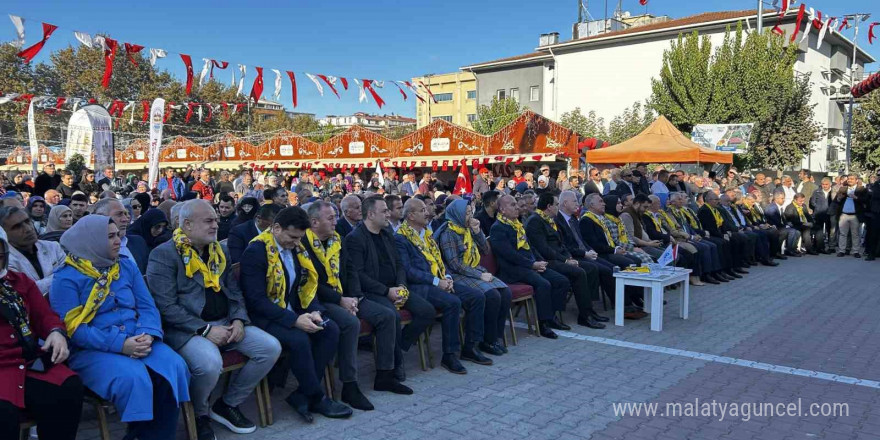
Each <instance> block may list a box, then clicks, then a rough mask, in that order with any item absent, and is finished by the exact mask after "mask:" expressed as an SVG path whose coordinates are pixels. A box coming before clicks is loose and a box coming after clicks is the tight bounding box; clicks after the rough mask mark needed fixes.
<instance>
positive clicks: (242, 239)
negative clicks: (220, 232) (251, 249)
mask: <svg viewBox="0 0 880 440" xmlns="http://www.w3.org/2000/svg"><path fill="white" fill-rule="evenodd" d="M279 212H281V207H280V206H278V205H276V204H274V203H270V204H268V205H263V206H260V208H259V209H258V210H257V214H256V215H255V216H254V221H252V222H244V223H242V224H240V225H238V226H236V227H234V228H232V229H230V230H229V237H227V238H226V246H227V247H228V248H229V258H230V259H231V262H230V264H235V263H238V262H239V261H240V260H241V254H243V253H244V250H245V249H246V248H247V247H248V244H249V243H250V242H251V240H253V239H254V237H256V236H257V235H260V232H263V231H264V230H266V228H268V227H269V226H271V225H272V221H273V220H274V219H275V216H276V215H277V214H278V213H279Z"/></svg>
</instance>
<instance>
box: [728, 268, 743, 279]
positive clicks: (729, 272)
mask: <svg viewBox="0 0 880 440" xmlns="http://www.w3.org/2000/svg"><path fill="white" fill-rule="evenodd" d="M724 275H727V276H729V277H731V278H742V275H740V274H738V273H736V272H734V270H733V269H730V270H728V271H727V272H724Z"/></svg>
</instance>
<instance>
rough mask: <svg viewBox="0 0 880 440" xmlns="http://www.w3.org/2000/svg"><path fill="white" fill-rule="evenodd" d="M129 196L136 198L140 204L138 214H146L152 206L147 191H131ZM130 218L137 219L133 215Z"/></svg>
mask: <svg viewBox="0 0 880 440" xmlns="http://www.w3.org/2000/svg"><path fill="white" fill-rule="evenodd" d="M131 198H132V199H134V200H137V202H138V203H139V204H140V205H141V211H140V215H144V214H146V212H147V210H148V209H150V207H151V206H152V205H151V204H150V202H151V201H152V197H150V194H149V193H132V194H131ZM132 220H137V217H133V218H132Z"/></svg>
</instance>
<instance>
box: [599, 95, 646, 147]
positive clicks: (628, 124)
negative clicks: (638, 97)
mask: <svg viewBox="0 0 880 440" xmlns="http://www.w3.org/2000/svg"><path fill="white" fill-rule="evenodd" d="M654 118H655V115H654V112H653V111H651V109H650V107H649V106H648V105H647V104H645V105H642V103H640V102H635V103H633V105H632V106H630V107H627V108H626V109H625V110H624V111H623V113H621V114H619V115H617V116H615V117H614V119H612V120H611V123H610V124H609V126H608V138H607V140H608V143H609V144H611V145H615V144H619V143H621V142H623V141H625V140H627V139H629V138H631V137H634V136H635V135H637V134H639V133H641V132H642V131H643V130H644V129H645V128H648V126H649V125H651V123H652V122H654Z"/></svg>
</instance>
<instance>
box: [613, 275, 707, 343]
mask: <svg viewBox="0 0 880 440" xmlns="http://www.w3.org/2000/svg"><path fill="white" fill-rule="evenodd" d="M690 274H691V270H690V269H683V268H675V269H674V270H673V269H671V268H670V269H662V270H653V271H652V272H651V273H640V272H623V271H620V272H615V273H614V278H615V281H616V289H615V292H614V325H620V326H622V325H623V296H624V295H623V291H624V287H626V286H638V287H644V288H645V289H644V292H645V308H648V307H650V309H649V310H646V311H647V312H649V313H651V330H653V331H655V332H659V331H663V291H664V289H665V288H666V286H669V285H672V284H676V283H682V289H681V307H679V316H680V317H681V318H682V319H688V303H689V302H690V285H689V283H688V278H689V277H690Z"/></svg>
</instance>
